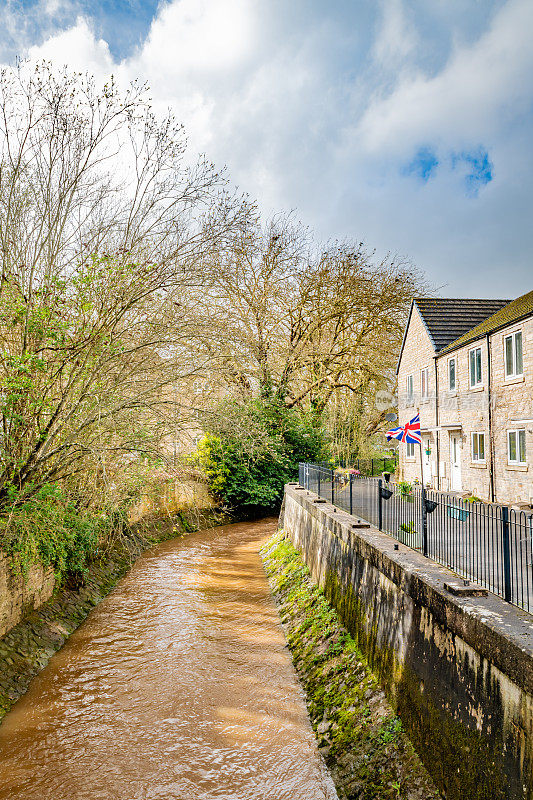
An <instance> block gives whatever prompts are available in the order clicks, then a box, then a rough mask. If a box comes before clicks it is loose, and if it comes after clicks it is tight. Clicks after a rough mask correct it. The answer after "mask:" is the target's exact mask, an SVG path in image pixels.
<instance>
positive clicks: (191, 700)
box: [0, 520, 337, 800]
mask: <svg viewBox="0 0 533 800" xmlns="http://www.w3.org/2000/svg"><path fill="white" fill-rule="evenodd" d="M274 529H275V520H263V521H260V522H254V523H240V524H237V525H229V526H225V527H223V528H216V529H213V530H208V531H202V532H200V533H198V534H194V535H192V536H188V537H186V538H184V539H181V540H173V541H170V542H166V543H164V544H161V545H158V546H157V547H154V548H153V549H151V550H150V551H148V552H147V553H145V554H144V555H143V556H142V557H141V558H139V559H138V561H137V562H136V564H135V565H134V566H133V568H132V569H131V571H130V572H129V573H128V575H126V577H125V578H123V579H122V580H121V581H120V583H119V584H117V586H116V588H115V590H114V591H113V592H112V593H111V594H110V595H109V596H108V597H107V598H106V599H105V600H103V601H102V603H100V605H99V606H97V608H95V609H94V611H93V612H92V613H91V614H90V615H89V617H88V618H87V620H86V621H85V622H84V623H83V624H82V625H81V626H80V628H78V630H77V631H76V632H75V633H74V634H73V635H72V636H71V637H70V639H69V640H68V642H67V643H66V645H65V646H64V647H63V649H62V650H60V651H59V652H58V653H57V654H56V655H55V656H53V658H52V659H51V661H50V663H49V664H48V666H47V667H46V668H45V669H44V670H43V672H42V673H41V674H40V675H39V676H38V677H37V678H35V680H34V681H33V683H32V684H31V686H30V689H29V691H28V693H27V694H26V695H25V696H24V697H23V698H22V699H21V700H19V702H18V703H17V704H16V705H15V706H14V708H13V710H12V711H11V712H10V713H9V714H8V715H7V716H6V717H5V718H4V721H3V723H2V725H0V800H8V798H9V800H15V798H17V800H19V799H20V800H22V798H24V800H33V798H35V800H85V798H87V799H88V798H90V799H91V800H108V799H109V800H111V798H113V800H138V799H139V800H141V798H142V800H174V798H175V799H176V800H208V799H209V800H248V798H250V800H252V798H253V800H285V798H286V800H335V798H336V797H337V795H336V794H335V790H334V788H333V784H332V782H331V778H330V777H329V775H328V773H327V771H326V769H325V767H324V765H323V762H322V760H321V758H320V756H319V754H318V751H317V748H316V744H315V739H314V736H313V732H312V730H311V727H310V724H309V720H308V717H307V714H306V711H305V705H304V700H303V694H302V692H301V689H300V687H299V684H298V682H297V678H296V675H295V673H294V671H293V667H292V664H291V661H290V656H289V654H288V651H287V649H286V648H285V646H284V645H285V641H284V638H283V633H282V630H281V627H280V623H279V618H278V615H277V611H276V609H275V606H274V603H273V601H272V599H271V597H270V594H269V589H268V583H267V581H266V578H265V575H264V572H263V568H262V565H261V560H260V556H259V552H258V551H259V547H260V546H261V544H262V543H263V542H264V541H265V540H266V539H267V537H268V536H269V535H271V534H272V532H273V531H274Z"/></svg>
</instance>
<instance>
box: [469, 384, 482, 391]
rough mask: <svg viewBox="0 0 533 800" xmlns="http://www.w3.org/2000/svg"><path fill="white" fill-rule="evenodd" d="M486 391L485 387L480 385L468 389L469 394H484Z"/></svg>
mask: <svg viewBox="0 0 533 800" xmlns="http://www.w3.org/2000/svg"><path fill="white" fill-rule="evenodd" d="M484 389H485V387H484V386H483V384H480V385H479V386H469V387H468V391H469V392H482V391H483V390H484Z"/></svg>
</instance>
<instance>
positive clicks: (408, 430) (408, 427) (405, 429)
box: [385, 414, 422, 444]
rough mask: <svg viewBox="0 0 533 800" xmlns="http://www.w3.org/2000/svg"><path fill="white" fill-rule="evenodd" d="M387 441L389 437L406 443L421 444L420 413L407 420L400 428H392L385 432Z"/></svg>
mask: <svg viewBox="0 0 533 800" xmlns="http://www.w3.org/2000/svg"><path fill="white" fill-rule="evenodd" d="M385 436H386V437H387V439H388V441H389V442H390V440H391V439H398V441H400V442H404V443H406V444H422V437H421V436H420V414H417V415H416V417H413V419H412V420H411V421H410V422H407V423H406V424H405V425H403V426H402V427H400V428H393V429H392V430H390V431H387V433H386V434H385Z"/></svg>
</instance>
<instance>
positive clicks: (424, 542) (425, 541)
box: [421, 486, 428, 556]
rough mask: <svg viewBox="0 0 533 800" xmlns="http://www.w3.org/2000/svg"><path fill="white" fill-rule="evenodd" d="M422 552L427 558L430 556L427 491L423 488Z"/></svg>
mask: <svg viewBox="0 0 533 800" xmlns="http://www.w3.org/2000/svg"><path fill="white" fill-rule="evenodd" d="M421 496H422V552H423V554H424V555H425V556H427V554H428V510H427V508H426V490H425V488H424V486H422V490H421Z"/></svg>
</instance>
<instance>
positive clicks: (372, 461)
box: [370, 458, 374, 477]
mask: <svg viewBox="0 0 533 800" xmlns="http://www.w3.org/2000/svg"><path fill="white" fill-rule="evenodd" d="M370 464H371V468H372V477H374V459H373V458H371V459H370Z"/></svg>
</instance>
